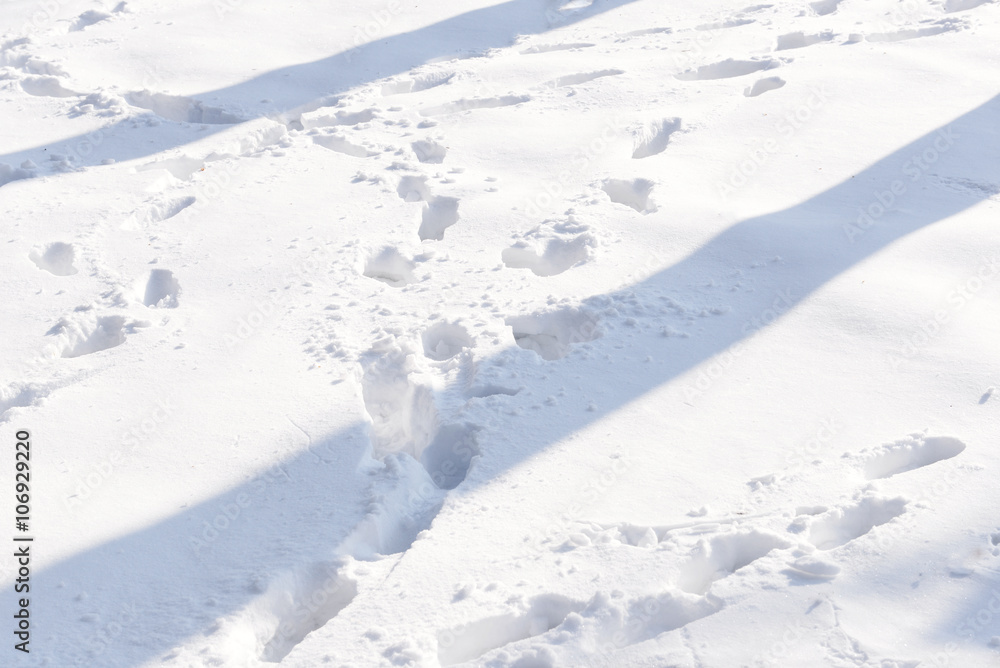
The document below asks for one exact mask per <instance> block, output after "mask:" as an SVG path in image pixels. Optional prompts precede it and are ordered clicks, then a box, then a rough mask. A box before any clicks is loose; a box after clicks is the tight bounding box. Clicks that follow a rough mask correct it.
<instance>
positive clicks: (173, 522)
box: [36, 2, 1000, 666]
mask: <svg viewBox="0 0 1000 668" xmlns="http://www.w3.org/2000/svg"><path fill="white" fill-rule="evenodd" d="M522 5H523V3H521V2H513V3H507V5H504V6H508V7H511V8H512V7H519V6H522ZM532 6H534V5H532ZM998 118H1000V96H998V97H994V98H993V99H991V100H989V101H988V102H986V103H985V104H983V105H981V106H979V107H978V108H976V109H973V110H972V111H969V112H968V113H966V114H964V115H963V116H961V117H959V118H957V119H955V120H954V121H953V122H951V123H948V124H946V125H944V126H942V127H941V128H939V129H937V130H935V131H933V132H930V133H928V134H926V135H924V136H921V137H920V138H918V139H917V140H915V141H913V142H911V143H910V144H908V145H906V146H904V147H902V148H901V149H899V150H897V151H895V152H893V153H892V154H890V155H888V156H885V157H883V158H881V159H880V160H878V161H877V162H875V163H874V164H872V165H871V166H870V167H868V168H867V169H865V170H864V171H862V172H861V173H859V174H856V175H855V176H853V177H851V178H849V179H847V180H845V181H843V182H842V183H840V184H838V185H836V186H834V187H832V188H830V189H829V190H827V191H825V192H822V193H820V194H818V195H816V196H814V197H811V198H809V199H808V200H805V201H804V202H802V203H801V204H798V205H796V206H793V207H791V208H789V209H786V210H783V211H779V212H775V213H770V214H767V215H763V216H758V217H755V218H752V219H748V220H744V221H741V222H739V223H737V224H735V225H733V226H732V227H730V228H728V229H727V230H725V231H723V232H722V233H720V234H718V235H717V236H715V237H714V238H713V239H711V240H710V241H708V242H707V243H705V244H704V245H703V246H702V247H701V248H699V249H698V250H696V251H695V252H693V253H692V254H691V255H690V256H688V257H686V258H685V259H683V260H681V261H680V262H678V263H676V264H675V265H673V266H670V267H667V268H665V269H663V270H661V271H658V272H656V273H654V274H653V275H651V276H650V277H649V278H647V279H646V280H644V281H642V282H640V283H637V284H635V285H632V286H630V287H628V288H627V289H624V290H621V291H618V292H615V293H612V294H608V295H603V296H600V297H595V298H592V299H591V300H589V301H588V302H587V303H586V304H585V305H584V306H583V307H582V310H578V311H576V312H575V313H577V314H579V313H584V314H585V316H586V317H584V318H582V319H575V320H574V319H573V318H570V319H568V320H566V319H564V320H559V318H560V317H561V316H559V315H558V314H557V315H555V316H553V318H554V319H552V318H550V319H549V320H548V321H547V322H561V323H562V324H561V327H562V328H561V329H560V330H559V331H557V332H556V333H555V334H553V335H552V336H555V337H556V338H557V339H558V338H559V337H560V336H562V337H563V338H564V343H565V344H566V345H565V348H566V350H569V353H568V355H567V357H566V359H565V360H554V361H551V362H547V363H546V364H548V368H547V373H549V374H550V375H551V376H562V377H564V378H566V385H570V382H571V381H570V379H573V380H572V384H573V385H579V384H583V385H584V386H589V387H596V388H601V391H602V394H601V403H600V406H599V407H598V408H597V409H596V410H594V411H591V412H584V411H573V412H570V411H561V410H560V409H559V408H552V410H540V411H531V412H529V413H527V414H525V415H523V416H522V423H521V427H520V433H519V434H518V447H517V448H516V449H513V448H511V449H500V448H492V449H491V448H490V447H489V434H481V439H480V443H481V450H482V455H481V457H480V458H479V459H478V460H477V461H476V462H475V463H474V465H473V466H472V469H471V471H470V473H469V476H468V477H467V478H466V480H465V481H464V482H463V483H461V485H460V486H459V488H458V489H459V490H460V491H462V490H464V491H468V490H469V489H473V488H475V487H476V486H477V485H482V484H484V483H486V482H488V481H489V480H491V479H494V478H495V477H496V476H497V475H498V474H500V473H501V472H503V471H507V470H510V469H512V468H513V467H515V466H517V465H518V464H519V463H521V462H523V461H524V460H525V459H527V458H528V457H530V456H532V455H533V454H535V453H538V452H541V451H543V450H544V449H545V448H547V447H549V446H550V445H551V444H552V443H554V442H557V441H558V440H559V439H561V438H563V437H565V436H567V435H569V434H571V433H573V432H575V431H578V430H580V429H582V428H584V427H586V426H587V425H588V424H590V423H592V422H593V421H595V420H597V419H599V418H600V417H601V416H603V415H606V414H608V413H611V412H613V411H615V410H617V409H619V408H621V407H622V406H624V405H626V404H627V403H629V402H630V401H632V400H634V399H636V398H638V397H640V396H642V395H643V394H645V393H647V392H649V391H650V390H652V389H654V388H656V387H658V386H661V385H664V384H665V383H669V382H671V381H675V380H676V379H678V377H679V376H680V375H681V374H683V373H685V372H687V371H689V370H691V369H693V368H695V367H696V366H697V365H699V364H704V363H708V362H711V361H713V360H714V361H722V360H724V359H726V356H727V355H730V356H733V355H739V354H741V346H742V345H743V344H744V343H745V342H746V341H747V340H748V339H750V338H751V337H754V336H757V335H759V334H760V333H761V332H763V331H764V330H766V328H767V327H768V325H770V324H771V323H773V322H775V321H777V320H778V319H780V318H781V317H782V316H783V315H784V314H786V313H788V312H789V311H790V310H791V309H793V308H794V307H795V306H796V305H797V304H799V303H801V302H802V300H804V299H805V298H806V297H808V296H809V295H810V294H812V293H814V292H815V291H816V290H817V289H818V288H820V287H821V286H823V285H824V284H826V283H828V282H829V281H831V280H832V279H834V278H835V277H837V276H838V275H839V274H841V273H842V272H844V271H846V270H848V269H850V268H852V267H854V266H855V265H857V264H858V263H860V262H862V261H864V260H866V259H868V258H871V257H873V256H874V255H875V254H876V253H877V252H878V251H880V250H882V249H884V248H886V247H887V246H888V245H890V244H892V243H894V242H896V241H898V240H900V239H902V238H904V237H906V236H907V235H909V234H912V233H914V232H917V231H919V230H921V229H923V228H925V227H927V226H929V225H931V224H933V223H936V222H939V221H943V220H945V219H947V218H949V217H951V216H954V215H956V214H958V213H960V212H962V211H963V210H965V209H967V208H969V207H971V206H973V205H974V204H976V203H978V202H981V201H983V200H984V199H986V198H987V197H990V196H991V195H992V194H993V193H995V188H994V187H995V185H996V184H997V183H1000V160H997V157H998V156H1000V133H998V130H997V127H998V124H997V119H998ZM775 256H780V257H781V261H780V262H775V263H772V264H769V265H767V268H766V271H763V270H762V272H761V273H760V275H759V276H758V277H757V278H756V279H755V283H756V284H755V290H754V291H753V292H741V293H739V300H738V301H736V299H735V298H733V299H732V302H731V310H730V311H729V312H727V313H723V314H721V315H718V316H713V317H708V318H705V319H704V320H703V321H702V322H703V331H702V332H701V333H700V334H699V335H698V336H692V337H690V338H680V337H654V336H639V335H636V336H635V338H634V340H633V342H632V343H631V344H630V347H629V348H628V349H627V350H624V351H623V350H622V348H621V346H620V345H618V344H619V343H621V342H622V341H623V340H624V339H625V338H626V337H628V336H630V334H629V333H628V331H629V330H628V329H627V327H628V324H627V323H625V322H624V320H625V319H624V317H622V316H620V315H614V314H613V311H612V309H613V308H614V307H615V305H616V304H624V303H630V304H636V303H638V304H640V305H641V304H651V303H656V302H657V301H658V300H660V299H661V298H663V297H669V296H670V295H680V294H691V295H695V296H697V295H702V296H706V295H707V293H705V292H704V288H703V286H704V283H705V279H706V277H707V276H708V277H718V276H725V275H727V274H729V273H731V272H732V271H733V270H736V269H740V270H744V271H747V272H749V271H752V269H750V268H751V267H752V266H753V265H754V264H755V263H756V262H758V261H759V260H760V259H762V258H773V257H775ZM970 271H972V272H974V271H975V268H970ZM707 296H708V297H710V296H711V295H707ZM609 313H610V315H609ZM543 326H544V323H543V324H541V325H539V327H543ZM602 331H603V332H604V333H605V335H604V336H603V337H601V336H597V334H598V333H600V332H602ZM527 336H532V334H530V333H528V334H527ZM523 339H524V336H522V342H523ZM520 354H528V353H520ZM646 358H653V360H654V362H655V363H654V364H650V363H648V362H647V360H646ZM570 361H571V362H572V363H569V362H570ZM490 362H491V360H485V361H484V362H482V364H484V365H489V364H490ZM720 368H721V369H722V370H721V371H720V373H724V365H723V366H722V367H720ZM709 381H711V378H709ZM689 391H690V392H691V393H692V394H693V395H697V393H698V392H700V391H701V390H700V389H699V388H698V387H697V386H693V387H691V388H689ZM500 400H501V401H502V399H500ZM318 447H319V449H320V452H319V453H316V452H302V453H300V454H298V455H296V456H294V457H292V458H289V459H288V460H287V461H285V462H283V463H282V464H281V469H282V470H281V472H280V473H276V474H275V476H273V477H270V476H269V477H266V478H261V479H258V480H255V481H252V482H250V483H247V484H245V485H242V486H240V487H238V488H235V489H231V490H228V491H226V492H224V493H222V494H220V495H218V496H217V497H215V498H213V499H209V500H207V501H205V502H203V503H200V504H198V505H196V506H193V507H191V508H188V509H186V510H184V511H183V512H181V513H179V514H177V515H175V516H173V517H170V518H168V519H165V520H163V521H161V522H158V523H156V524H154V525H152V526H149V527H147V528H145V529H143V530H140V531H136V532H133V533H131V534H129V535H126V536H122V537H120V538H117V539H114V540H111V541H108V542H105V543H104V544H102V545H99V546H97V547H94V548H91V549H88V550H86V551H84V552H82V553H79V554H75V555H73V556H71V557H68V558H66V559H64V560H63V561H60V562H58V563H56V564H54V565H53V566H51V567H49V568H46V569H44V570H42V571H40V572H39V573H38V574H37V576H36V577H37V582H38V585H37V586H38V587H39V589H38V594H36V598H37V604H36V605H37V610H38V611H39V612H38V613H36V614H37V615H38V620H39V621H38V624H39V629H40V632H39V639H38V641H37V642H38V650H37V651H38V654H39V655H40V656H41V657H49V658H51V659H52V660H53V661H54V663H56V664H58V665H70V663H69V662H70V661H73V660H78V661H79V662H80V663H81V665H104V666H135V665H139V664H141V663H143V662H145V661H150V660H153V659H154V658H156V657H158V656H162V655H163V654H164V653H165V652H168V651H169V650H170V649H171V648H173V647H176V646H177V645H178V644H180V643H182V642H186V641H189V640H191V639H192V638H195V637H199V636H203V639H204V644H205V645H206V646H210V645H213V643H215V642H217V640H216V639H217V638H219V637H222V635H224V634H225V633H228V630H226V629H221V630H220V629H219V628H217V627H215V626H213V624H214V620H216V619H217V618H219V617H224V616H227V615H232V614H234V613H237V612H238V611H241V610H244V609H249V608H252V609H254V610H255V611H254V612H253V614H250V615H249V616H246V617H245V619H246V620H247V621H246V624H247V629H246V630H245V633H244V634H243V636H242V637H244V639H245V645H246V647H247V648H250V647H252V646H254V647H256V649H254V650H249V649H248V650H247V651H254V652H258V655H259V652H261V651H264V650H262V647H265V646H272V647H274V646H276V645H275V643H278V644H280V642H279V641H283V640H287V639H288V638H292V639H294V638H296V637H297V636H298V635H301V634H302V631H303V630H308V627H309V626H316V625H319V624H322V623H323V622H324V621H325V619H323V617H325V616H326V613H323V614H319V613H317V612H316V610H313V608H314V607H316V608H322V609H323V610H327V608H326V607H324V606H326V603H325V602H324V603H322V604H316V605H315V606H313V605H312V604H311V603H310V600H311V599H310V597H311V596H312V595H313V594H314V593H315V592H317V591H320V590H322V588H323V583H324V582H333V583H334V587H333V588H334V590H335V591H334V592H332V593H330V594H329V596H328V597H326V598H324V601H326V600H328V599H329V598H330V597H333V599H336V600H337V601H339V602H340V603H342V602H343V600H342V599H343V597H345V596H346V595H345V594H344V593H343V592H344V591H345V587H346V588H347V589H350V585H349V584H348V585H345V583H344V581H343V579H344V578H345V577H346V576H344V575H343V573H342V572H341V571H339V570H338V569H339V568H340V566H339V562H337V561H336V553H337V551H338V550H343V548H344V546H345V545H357V544H360V543H358V541H362V542H363V541H364V540H369V541H371V540H375V541H378V540H381V541H386V539H387V538H392V537H396V538H398V537H399V536H401V535H404V534H405V536H408V538H406V540H401V541H400V540H396V541H394V542H395V543H402V545H401V547H403V548H404V549H405V546H406V544H407V540H412V538H413V536H415V531H417V530H419V529H420V528H421V527H422V526H424V525H426V524H427V523H429V522H430V520H432V519H433V516H434V512H436V507H437V506H436V504H439V503H440V500H441V498H443V494H444V492H441V493H440V495H438V492H436V491H431V492H427V493H421V492H419V486H417V487H418V493H417V494H416V495H410V494H404V495H403V496H401V497H400V498H399V499H398V500H397V501H398V504H399V505H398V507H395V508H390V509H389V515H390V516H391V517H389V520H391V522H389V523H390V524H391V523H395V525H394V526H391V527H390V526H385V525H382V526H372V527H368V528H364V527H362V534H364V532H368V533H367V534H366V535H368V536H369V537H370V536H374V537H375V538H366V537H365V535H361V534H359V530H358V529H356V527H357V526H358V525H359V523H362V524H363V520H364V518H365V517H369V516H370V515H369V514H368V513H369V510H370V508H368V507H367V504H368V501H369V485H370V484H371V482H370V481H371V475H370V472H371V470H372V464H371V463H370V460H369V459H368V452H369V448H370V446H369V444H368V443H367V436H366V427H365V425H362V424H358V425H355V426H353V427H351V428H349V429H347V430H345V431H343V432H340V433H336V434H329V435H327V436H326V437H325V438H324V439H322V442H321V444H320V445H319V446H318ZM417 469H419V466H418V465H416V462H414V460H412V459H411V458H408V457H405V456H403V457H390V458H389V459H387V461H386V470H385V472H386V475H388V476H389V477H390V478H391V477H392V476H395V477H396V478H397V479H400V480H402V479H409V480H411V481H413V480H416V479H417V478H418V477H419V476H420V475H425V477H426V474H423V473H421V472H420V471H422V469H421V470H417ZM431 473H432V474H433V473H434V472H433V471H431ZM418 482H419V481H418ZM435 489H436V488H435ZM241 499H242V501H241ZM391 503H393V502H390V505H391ZM236 509H239V512H238V513H237V512H236ZM393 512H395V515H392V513H393ZM230 515H236V516H235V517H233V518H232V519H230V518H229V516H230ZM220 517H223V518H226V520H225V521H220V520H219V519H218V518H220ZM222 525H225V527H222ZM213 526H214V527H215V534H217V535H216V536H215V537H214V538H212V540H210V541H209V540H207V537H206V535H205V533H204V532H205V531H209V533H211V529H212V527H213ZM317 532H319V533H322V534H323V535H324V536H325V539H326V541H327V544H328V545H329V550H328V553H327V554H326V555H322V554H302V553H301V551H300V548H299V546H300V545H302V544H308V545H312V544H315V542H316V541H315V535H316V534H317ZM199 537H200V538H201V539H203V542H204V543H205V544H204V545H202V546H200V547H199V546H198V545H197V543H194V542H193V541H192V538H194V539H198V538H199ZM389 542H393V541H389ZM370 544H371V543H370ZM375 551H378V550H375ZM397 551H398V550H397ZM303 564H305V565H306V570H307V571H308V572H309V573H313V572H314V571H315V572H320V573H323V572H326V573H331V574H332V575H330V577H328V578H326V580H324V579H323V578H322V577H318V578H317V577H313V576H312V575H310V576H308V577H306V576H304V575H302V573H303ZM254 574H257V575H258V576H259V577H257V578H255V576H254ZM275 582H278V584H274V583H275ZM268 583H271V584H268ZM275 587H277V589H275ZM88 589H90V590H91V592H90V598H89V599H85V600H83V601H81V600H77V599H76V598H75V597H76V596H77V594H78V593H79V592H80V591H84V590H88ZM296 597H298V598H296ZM321 598H323V597H321ZM123 600H124V601H132V602H133V603H134V608H133V609H132V610H131V611H124V612H123V611H120V610H118V609H117V608H116V607H114V606H116V605H120V602H121V601H123ZM347 600H348V601H349V597H347ZM275 601H278V602H275ZM281 601H283V602H281ZM340 603H338V605H340ZM282 606H283V607H282ZM335 607H336V606H335ZM338 609H339V608H338ZM94 611H98V612H97V613H95V612H94ZM303 611H305V612H304V613H303ZM94 614H97V617H96V618H94V617H91V618H89V621H86V622H73V620H74V619H80V618H81V616H82V615H94ZM334 614H335V611H334ZM119 617H120V619H119ZM298 618H302V619H303V624H304V625H305V626H303V625H302V624H299V625H297V626H294V628H290V629H288V630H284V631H283V630H282V627H283V625H284V624H285V622H286V621H290V620H292V619H298ZM327 619H328V617H327ZM68 623H87V624H93V625H94V627H95V629H96V630H95V632H94V633H92V634H91V637H94V638H97V639H98V640H95V642H96V643H98V645H95V646H94V647H89V648H79V647H76V646H73V644H72V642H73V639H75V638H77V637H79V635H81V634H77V633H73V634H64V633H62V632H61V631H62V628H61V627H60V625H64V624H68ZM98 631H99V633H98ZM101 634H103V635H101ZM226 637H227V638H229V640H227V641H226V642H231V639H232V637H235V636H226ZM286 644H287V643H286ZM88 652H90V654H88ZM278 654H280V652H279V653H278ZM275 656H277V654H276V655H275Z"/></svg>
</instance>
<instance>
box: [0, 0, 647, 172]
mask: <svg viewBox="0 0 1000 668" xmlns="http://www.w3.org/2000/svg"><path fill="white" fill-rule="evenodd" d="M632 2H635V0H597V1H596V2H594V4H592V5H591V6H589V7H587V8H584V9H579V10H572V11H567V12H560V11H558V10H556V9H555V8H556V7H558V4H557V3H554V2H552V1H551V0H508V2H503V3H501V4H498V5H494V6H491V7H484V8H482V9H476V10H472V11H469V12H465V13H464V14H459V15H458V16H454V17H452V18H448V19H446V20H443V21H440V22H438V23H435V24H433V25H429V26H426V27H424V28H420V29H418V30H414V31H411V32H407V33H402V34H399V35H393V36H390V37H386V38H385V39H379V40H376V41H375V42H372V43H369V44H365V45H362V46H360V47H358V48H356V49H351V50H346V51H342V52H340V53H337V54H334V55H332V56H329V57H327V58H323V59H321V60H317V61H314V62H311V63H303V64H299V65H291V66H288V67H282V68H279V69H276V70H272V71H270V72H267V73H265V74H261V75H260V76H257V77H254V78H252V79H249V80H247V81H245V82H242V83H238V84H235V85H232V86H227V87H225V88H220V89H218V90H213V91H205V92H203V93H200V94H197V95H192V96H190V97H191V99H192V100H194V101H197V102H201V103H204V104H205V105H206V106H212V107H214V106H218V105H222V106H223V107H225V110H226V111H227V112H228V113H233V110H235V109H240V108H242V109H247V110H253V109H256V110H258V111H257V112H252V111H248V112H247V113H246V114H244V115H242V116H240V119H239V120H241V121H248V120H252V119H253V118H260V117H263V116H269V117H277V118H287V119H289V120H290V119H292V118H295V116H296V114H301V113H302V111H303V110H305V111H308V110H311V109H312V108H315V107H319V106H324V104H332V103H331V102H329V101H328V99H329V98H333V97H334V96H336V95H338V94H340V93H344V92H346V91H348V90H351V89H352V88H355V87H357V86H360V85H363V84H366V83H369V82H371V81H375V80H377V79H381V78H384V77H388V76H391V75H394V74H401V73H403V72H408V71H410V70H412V69H413V68H415V67H417V66H419V65H423V64H425V63H428V62H431V61H434V60H438V59H443V58H456V57H469V56H471V55H478V54H481V53H483V52H485V51H486V50H488V49H495V48H502V47H507V46H510V44H511V43H512V42H513V41H514V39H516V38H517V37H520V36H524V35H538V34H542V33H545V32H548V31H549V30H551V29H553V28H560V27H564V26H567V25H572V24H574V23H577V22H579V21H582V20H585V19H588V18H591V17H593V16H596V15H599V14H602V13H604V12H607V11H610V10H612V9H616V8H618V7H621V6H624V5H627V4H630V3H632ZM153 86H154V87H165V86H166V83H163V84H159V85H156V84H153ZM261 91H266V96H267V97H268V98H270V99H272V100H274V101H275V105H276V106H275V107H274V108H270V109H267V110H260V97H261V95H262V94H264V93H262V92H261ZM150 92H151V93H157V92H159V91H157V90H151V91H150ZM195 111H196V115H197V114H198V113H200V112H197V110H195ZM226 119H227V117H225V116H223V117H221V120H226ZM216 120H217V121H218V120H220V119H218V118H217V119H216ZM231 120H235V119H231ZM191 122H192V123H193V125H195V126H196V127H203V128H204V129H202V130H199V131H198V132H197V133H195V132H194V131H193V130H192V129H185V128H184V127H183V126H181V125H179V124H177V123H172V122H171V123H164V124H161V125H159V126H157V127H152V128H151V127H144V128H141V129H137V128H134V127H133V125H132V120H131V119H125V120H122V121H119V122H117V123H114V124H112V125H110V126H108V127H105V128H102V129H100V130H97V131H93V132H89V133H83V134H79V135H77V136H75V137H70V138H68V139H62V140H59V141H56V142H52V143H50V144H46V145H40V146H36V147H34V148H31V149H26V150H23V151H16V152H12V153H6V154H3V155H0V163H7V164H11V165H19V164H21V163H22V162H23V161H25V160H29V159H30V160H34V161H35V162H36V163H39V164H43V161H44V160H47V159H48V157H49V156H50V155H51V154H53V153H55V154H67V155H71V156H74V157H76V158H77V161H78V163H79V164H78V166H94V165H100V164H101V161H102V160H104V159H105V158H113V159H114V160H116V161H117V162H122V161H126V160H134V159H137V158H145V157H148V156H151V155H154V154H156V153H161V152H163V151H168V150H170V149H173V148H177V147H178V146H182V145H185V144H188V143H190V142H193V141H195V140H201V139H204V138H205V137H207V136H209V135H211V134H213V133H216V132H220V131H222V130H225V129H227V128H231V127H233V125H234V123H222V124H220V123H218V122H216V123H210V124H207V125H204V126H202V121H200V120H198V119H196V118H192V119H191ZM136 133H141V134H142V136H141V137H138V138H137V137H136Z"/></svg>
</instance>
